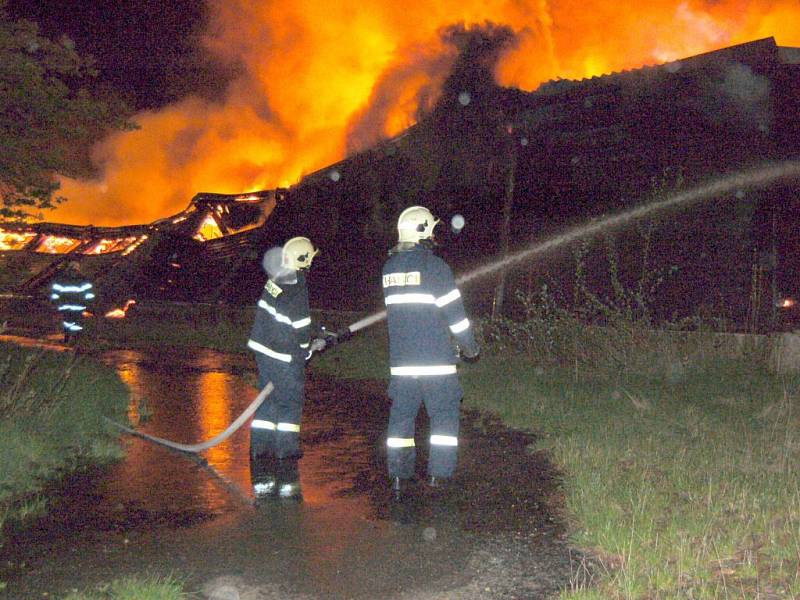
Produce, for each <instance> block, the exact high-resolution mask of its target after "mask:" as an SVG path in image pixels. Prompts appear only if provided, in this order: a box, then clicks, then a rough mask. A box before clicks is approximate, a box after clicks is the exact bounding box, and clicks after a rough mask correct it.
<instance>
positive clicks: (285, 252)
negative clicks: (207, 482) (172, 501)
mask: <svg viewBox="0 0 800 600" xmlns="http://www.w3.org/2000/svg"><path fill="white" fill-rule="evenodd" d="M317 252H318V251H317V250H316V249H315V248H314V246H313V245H312V244H311V241H310V240H309V239H308V238H305V237H295V238H292V239H290V240H289V241H287V242H286V243H285V244H284V245H283V247H278V248H272V249H270V250H268V251H267V252H266V254H264V260H263V266H264V270H265V271H267V274H268V275H269V279H268V280H267V283H266V284H265V285H264V290H263V292H262V294H261V298H260V299H259V301H258V306H257V308H256V317H255V321H254V323H253V328H252V331H251V333H250V339H249V341H248V342H247V346H248V347H249V348H250V349H251V350H252V351H253V352H254V353H255V359H256V365H257V366H258V379H259V382H258V384H259V386H260V387H261V388H262V389H263V388H264V387H265V386H266V385H267V383H268V382H270V381H271V382H272V384H273V386H274V389H273V391H272V393H271V394H270V395H269V396H268V397H267V399H266V400H265V401H264V403H263V404H262V405H261V406H259V407H258V410H257V411H256V413H255V415H254V417H253V420H252V423H251V426H250V455H251V457H252V459H253V460H254V461H255V460H259V459H262V458H269V457H274V458H277V459H284V458H298V457H299V456H300V454H301V452H300V418H301V415H302V412H303V400H304V387H305V363H306V361H307V360H308V359H309V358H310V357H311V354H312V353H313V352H315V351H319V350H322V348H324V346H325V342H324V340H321V339H315V340H314V341H313V342H312V341H311V335H310V333H311V313H310V308H309V302H308V288H307V287H306V278H305V271H306V270H307V269H308V268H309V267H310V266H311V261H312V259H313V258H314V256H315V255H316V254H317Z"/></svg>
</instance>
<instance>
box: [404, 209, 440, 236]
mask: <svg viewBox="0 0 800 600" xmlns="http://www.w3.org/2000/svg"><path fill="white" fill-rule="evenodd" d="M437 223H439V219H437V218H436V217H434V216H433V213H431V211H429V210H428V209H427V208H425V207H424V206H411V207H409V208H407V209H405V210H404V211H403V212H402V213H400V218H398V219H397V232H398V233H399V234H400V235H399V240H400V241H401V242H412V243H415V244H416V243H417V242H419V241H420V240H429V239H431V238H432V237H433V228H434V227H436V224H437Z"/></svg>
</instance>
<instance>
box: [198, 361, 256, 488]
mask: <svg viewBox="0 0 800 600" xmlns="http://www.w3.org/2000/svg"><path fill="white" fill-rule="evenodd" d="M196 391H197V394H198V397H197V399H196V406H197V408H198V415H197V418H198V425H199V439H200V440H207V439H211V438H213V437H214V436H216V435H218V434H219V433H220V432H221V431H224V430H225V428H226V427H228V425H230V424H231V422H232V421H233V420H234V419H235V418H236V417H237V416H238V415H239V412H240V411H239V410H238V407H233V406H231V400H233V399H235V398H237V395H238V393H239V390H238V389H237V387H236V386H235V385H233V378H232V377H231V376H230V375H228V374H227V373H220V372H210V373H203V374H201V375H200V376H199V377H198V380H197V390H196ZM242 429H244V428H242ZM240 431H241V430H240ZM239 435H241V434H240V433H239ZM234 437H236V436H234ZM239 440H240V438H239V437H236V439H228V440H225V441H224V442H222V443H221V444H217V445H216V446H213V447H211V448H209V449H208V450H206V451H205V452H204V453H203V455H204V457H205V458H206V459H207V460H208V463H209V464H210V465H212V466H213V467H214V468H216V469H218V470H219V471H220V472H221V473H224V474H226V475H227V476H229V477H231V478H233V480H234V481H235V482H236V483H237V484H238V485H239V486H240V487H241V488H242V489H245V490H246V489H249V488H250V478H249V471H248V470H246V469H243V468H240V467H241V465H237V464H236V462H237V460H236V459H237V452H235V451H234V449H235V447H236V446H237V444H235V442H236V441H239ZM239 446H240V444H239ZM238 451H239V452H241V451H242V449H241V447H239V448H238ZM243 456H244V457H247V456H248V453H247V451H246V450H245V451H244V454H243ZM238 458H241V457H238ZM239 462H242V461H239ZM215 485H217V484H216V483H215V482H214V481H211V480H209V481H208V483H207V486H208V487H209V488H213V487H214V486H215ZM209 491H211V490H209Z"/></svg>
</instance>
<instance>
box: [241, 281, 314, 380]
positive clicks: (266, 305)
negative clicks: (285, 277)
mask: <svg viewBox="0 0 800 600" xmlns="http://www.w3.org/2000/svg"><path fill="white" fill-rule="evenodd" d="M310 335H311V309H310V307H309V304H308V287H307V286H306V279H305V275H304V274H303V273H302V272H299V271H298V273H297V283H293V284H288V283H281V284H277V283H275V282H274V281H272V280H271V279H268V280H267V283H266V284H265V285H264V290H263V292H262V293H261V298H260V299H259V301H258V306H257V308H256V318H255V321H254V322H253V329H252V331H251V332H250V339H249V341H248V342H247V346H248V348H250V349H251V350H253V351H254V352H260V353H261V354H265V355H266V356H269V357H270V358H272V359H274V360H277V361H280V362H282V363H286V364H287V365H288V364H295V365H300V366H301V367H302V365H303V364H304V363H305V360H306V358H307V357H308V353H309V344H310Z"/></svg>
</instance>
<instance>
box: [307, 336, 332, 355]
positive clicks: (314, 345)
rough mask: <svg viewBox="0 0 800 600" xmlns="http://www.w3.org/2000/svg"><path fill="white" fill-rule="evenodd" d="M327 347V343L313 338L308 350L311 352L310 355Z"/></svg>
mask: <svg viewBox="0 0 800 600" xmlns="http://www.w3.org/2000/svg"><path fill="white" fill-rule="evenodd" d="M327 345H328V342H326V341H325V340H324V339H322V338H314V339H313V340H311V346H309V348H310V350H311V353H312V354H313V353H314V352H322V351H323V350H325V346H327Z"/></svg>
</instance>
